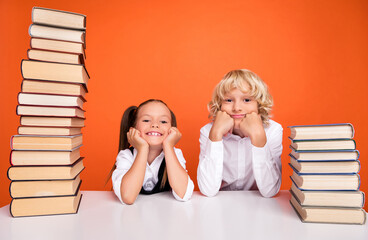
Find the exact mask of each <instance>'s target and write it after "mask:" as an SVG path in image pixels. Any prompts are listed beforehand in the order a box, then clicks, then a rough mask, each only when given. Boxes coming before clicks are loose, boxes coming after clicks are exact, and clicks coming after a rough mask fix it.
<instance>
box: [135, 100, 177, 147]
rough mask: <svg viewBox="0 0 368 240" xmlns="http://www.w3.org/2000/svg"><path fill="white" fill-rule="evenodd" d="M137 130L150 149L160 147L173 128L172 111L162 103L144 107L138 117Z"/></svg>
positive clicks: (150, 103) (148, 104)
mask: <svg viewBox="0 0 368 240" xmlns="http://www.w3.org/2000/svg"><path fill="white" fill-rule="evenodd" d="M135 128H136V129H137V130H139V131H140V132H141V137H142V138H143V139H144V140H146V141H147V143H148V145H149V146H150V147H153V146H160V147H162V142H163V141H164V139H165V138H166V136H167V135H168V131H169V129H170V128H171V114H170V110H169V109H168V108H167V107H166V106H165V105H164V104H163V103H160V102H149V103H147V104H145V105H143V106H142V107H141V108H140V109H139V111H138V115H137V119H136V123H135Z"/></svg>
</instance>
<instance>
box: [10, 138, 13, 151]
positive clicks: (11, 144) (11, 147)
mask: <svg viewBox="0 0 368 240" xmlns="http://www.w3.org/2000/svg"><path fill="white" fill-rule="evenodd" d="M13 138H14V135H13V136H11V137H10V149H11V150H13Z"/></svg>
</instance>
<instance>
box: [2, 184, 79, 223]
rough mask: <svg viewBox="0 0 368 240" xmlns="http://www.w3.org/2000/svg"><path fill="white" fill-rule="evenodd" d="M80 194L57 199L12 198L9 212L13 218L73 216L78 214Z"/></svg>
mask: <svg viewBox="0 0 368 240" xmlns="http://www.w3.org/2000/svg"><path fill="white" fill-rule="evenodd" d="M81 197H82V194H81V192H80V191H79V189H78V191H77V193H76V194H74V195H69V196H57V197H34V198H13V200H12V201H11V203H10V206H9V211H10V214H11V215H12V216H13V217H26V216H43V215H58V214H73V213H77V212H78V208H79V205H80V201H81Z"/></svg>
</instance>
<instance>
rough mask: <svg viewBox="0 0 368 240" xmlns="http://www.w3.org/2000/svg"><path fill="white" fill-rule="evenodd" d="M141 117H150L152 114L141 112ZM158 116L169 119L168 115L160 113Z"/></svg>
mask: <svg viewBox="0 0 368 240" xmlns="http://www.w3.org/2000/svg"><path fill="white" fill-rule="evenodd" d="M141 117H152V115H149V114H143V115H142V116H141ZM158 117H166V118H169V119H170V117H169V116H168V115H160V116H158Z"/></svg>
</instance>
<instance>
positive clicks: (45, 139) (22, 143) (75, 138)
mask: <svg viewBox="0 0 368 240" xmlns="http://www.w3.org/2000/svg"><path fill="white" fill-rule="evenodd" d="M81 145H82V134H80V135H72V136H48V135H14V136H12V137H11V140H10V147H11V149H12V150H73V149H74V148H76V147H79V146H81Z"/></svg>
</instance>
